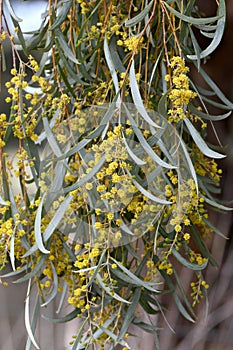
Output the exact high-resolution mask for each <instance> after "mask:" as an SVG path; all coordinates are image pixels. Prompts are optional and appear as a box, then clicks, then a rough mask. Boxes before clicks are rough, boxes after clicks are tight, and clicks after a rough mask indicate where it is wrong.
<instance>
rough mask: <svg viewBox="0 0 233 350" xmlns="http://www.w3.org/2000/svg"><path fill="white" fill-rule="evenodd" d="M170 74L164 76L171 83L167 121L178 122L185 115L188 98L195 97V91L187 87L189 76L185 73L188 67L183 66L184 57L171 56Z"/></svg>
mask: <svg viewBox="0 0 233 350" xmlns="http://www.w3.org/2000/svg"><path fill="white" fill-rule="evenodd" d="M171 68H172V76H171V77H170V75H169V74H167V75H166V76H165V80H166V81H167V82H170V83H171V90H170V92H169V95H168V98H169V100H170V101H171V105H172V108H171V109H169V111H168V114H169V117H168V121H169V122H171V123H172V122H173V123H178V122H179V120H181V119H184V118H185V117H186V108H187V105H188V104H189V102H190V100H192V99H193V98H195V97H196V93H195V92H193V91H192V90H190V89H189V78H188V77H187V75H186V73H187V72H188V71H189V68H188V67H186V66H185V62H184V59H182V58H181V57H173V58H172V59H171Z"/></svg>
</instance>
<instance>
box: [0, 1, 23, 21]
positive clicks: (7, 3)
mask: <svg viewBox="0 0 233 350" xmlns="http://www.w3.org/2000/svg"><path fill="white" fill-rule="evenodd" d="M5 4H6V6H7V9H8V11H9V13H10V15H11V16H12V17H13V18H14V20H15V21H17V22H22V18H20V17H18V16H17V15H16V13H15V11H14V8H13V7H12V5H11V1H10V0H5ZM1 15H2V14H1Z"/></svg>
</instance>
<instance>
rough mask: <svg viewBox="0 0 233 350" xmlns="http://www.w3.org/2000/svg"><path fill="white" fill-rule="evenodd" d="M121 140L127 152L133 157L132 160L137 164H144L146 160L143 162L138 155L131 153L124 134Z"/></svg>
mask: <svg viewBox="0 0 233 350" xmlns="http://www.w3.org/2000/svg"><path fill="white" fill-rule="evenodd" d="M123 141H124V144H125V147H126V149H127V152H128V153H129V156H130V157H131V158H132V159H133V161H134V162H135V163H136V164H137V165H145V164H146V162H144V161H143V160H141V159H140V158H139V157H137V156H136V154H134V153H133V151H132V150H131V149H130V147H129V145H128V143H127V141H126V139H125V137H124V135H123Z"/></svg>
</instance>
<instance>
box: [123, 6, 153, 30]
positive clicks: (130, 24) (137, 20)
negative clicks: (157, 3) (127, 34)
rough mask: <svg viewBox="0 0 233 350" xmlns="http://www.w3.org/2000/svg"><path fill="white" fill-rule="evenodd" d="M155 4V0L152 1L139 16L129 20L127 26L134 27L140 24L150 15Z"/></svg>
mask: <svg viewBox="0 0 233 350" xmlns="http://www.w3.org/2000/svg"><path fill="white" fill-rule="evenodd" d="M153 3H154V0H152V1H151V2H150V3H149V4H148V5H147V6H145V8H144V9H143V10H142V11H141V12H140V13H139V14H138V15H137V16H135V17H134V18H131V19H129V20H127V21H126V22H125V26H126V27H133V26H135V25H136V24H138V23H139V22H141V21H142V20H143V19H144V18H145V17H146V15H147V14H148V13H149V11H150V9H151V7H152V5H153Z"/></svg>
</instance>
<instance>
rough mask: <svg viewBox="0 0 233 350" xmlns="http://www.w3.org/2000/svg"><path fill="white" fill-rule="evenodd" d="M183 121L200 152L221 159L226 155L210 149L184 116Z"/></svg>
mask: <svg viewBox="0 0 233 350" xmlns="http://www.w3.org/2000/svg"><path fill="white" fill-rule="evenodd" d="M184 122H185V124H186V126H187V128H188V130H189V132H190V134H191V136H192V138H193V140H194V141H195V143H196V145H197V147H198V148H199V150H200V151H201V152H202V153H204V154H205V155H206V156H207V157H210V158H215V159H221V158H225V157H226V156H225V155H223V154H221V153H217V152H215V151H213V150H212V149H210V148H209V146H207V144H206V143H205V141H204V140H203V138H202V137H201V135H200V134H199V132H198V131H197V130H196V129H195V128H194V126H193V124H192V123H191V122H190V120H189V119H187V118H185V119H184Z"/></svg>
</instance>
